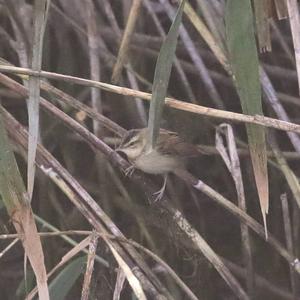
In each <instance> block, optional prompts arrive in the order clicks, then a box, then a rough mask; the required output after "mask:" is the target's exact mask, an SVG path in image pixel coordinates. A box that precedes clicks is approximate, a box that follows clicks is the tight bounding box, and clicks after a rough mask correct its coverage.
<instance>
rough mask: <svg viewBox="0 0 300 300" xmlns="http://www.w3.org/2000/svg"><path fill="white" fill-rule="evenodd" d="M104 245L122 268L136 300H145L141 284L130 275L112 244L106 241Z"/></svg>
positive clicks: (128, 268)
mask: <svg viewBox="0 0 300 300" xmlns="http://www.w3.org/2000/svg"><path fill="white" fill-rule="evenodd" d="M106 243H107V244H108V246H109V248H110V250H111V252H112V254H113V256H114V257H115V259H116V261H117V262H118V264H119V266H120V268H122V270H123V272H124V274H125V276H126V278H127V280H128V282H129V284H130V286H131V288H132V290H133V291H134V294H135V296H136V297H137V299H138V300H146V299H147V298H146V295H145V293H144V291H143V289H142V285H141V282H140V281H139V280H138V279H137V278H136V276H135V275H134V274H133V273H132V271H131V269H130V267H129V266H128V265H127V264H126V262H125V261H124V260H123V258H122V257H121V256H120V255H119V253H118V252H117V251H116V250H115V249H114V246H113V245H112V243H111V242H110V241H109V240H107V241H106Z"/></svg>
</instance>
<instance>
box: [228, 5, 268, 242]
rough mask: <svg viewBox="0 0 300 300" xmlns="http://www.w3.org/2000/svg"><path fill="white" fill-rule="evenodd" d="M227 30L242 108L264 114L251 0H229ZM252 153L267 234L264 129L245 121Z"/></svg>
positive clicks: (266, 176) (266, 172) (247, 112)
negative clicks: (247, 123)
mask: <svg viewBox="0 0 300 300" xmlns="http://www.w3.org/2000/svg"><path fill="white" fill-rule="evenodd" d="M226 33H227V45H228V48H229V56H230V62H231V66H232V71H233V74H234V79H235V84H236V86H237V92H238V94H239V97H240V101H241V105H242V109H243V112H244V113H246V114H250V115H256V114H259V115H263V111H262V97H261V96H262V95H261V86H260V81H259V78H260V77H259V61H258V55H257V49H256V41H255V35H254V25H253V15H252V10H251V2H250V1H249V0H245V1H240V0H229V1H228V2H227V6H226ZM246 129H247V136H248V142H249V148H250V155H251V160H252V165H253V170H254V177H255V182H256V187H257V190H258V196H259V202H260V208H261V212H262V216H263V221H264V226H265V231H266V238H267V221H266V214H267V213H268V210H269V182H268V170H267V153H266V151H267V150H266V141H265V129H264V128H263V127H260V126H256V125H252V124H251V125H246Z"/></svg>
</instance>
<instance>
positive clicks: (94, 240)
mask: <svg viewBox="0 0 300 300" xmlns="http://www.w3.org/2000/svg"><path fill="white" fill-rule="evenodd" d="M97 245H98V236H97V234H96V233H95V232H93V234H92V237H91V241H90V245H89V254H88V259H87V264H86V271H85V274H84V280H83V287H82V292H81V300H88V299H89V292H90V285H91V279H92V274H93V270H94V261H95V257H96V250H97Z"/></svg>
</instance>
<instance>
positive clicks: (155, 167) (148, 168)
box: [134, 150, 182, 174]
mask: <svg viewBox="0 0 300 300" xmlns="http://www.w3.org/2000/svg"><path fill="white" fill-rule="evenodd" d="M134 165H135V166H136V168H137V169H140V170H142V171H143V172H145V173H150V174H164V173H169V172H172V171H174V170H175V169H178V168H180V167H181V165H182V163H181V161H180V160H179V159H178V158H177V157H174V156H170V155H162V154H159V153H158V152H157V151H155V150H154V151H151V152H149V153H147V154H146V153H144V154H142V155H140V156H139V157H138V158H137V159H136V160H135V162H134Z"/></svg>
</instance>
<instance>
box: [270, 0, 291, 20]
mask: <svg viewBox="0 0 300 300" xmlns="http://www.w3.org/2000/svg"><path fill="white" fill-rule="evenodd" d="M272 1H273V2H274V6H275V9H276V13H277V17H278V19H284V18H286V17H287V16H288V8H287V2H288V1H289V0H272Z"/></svg>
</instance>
